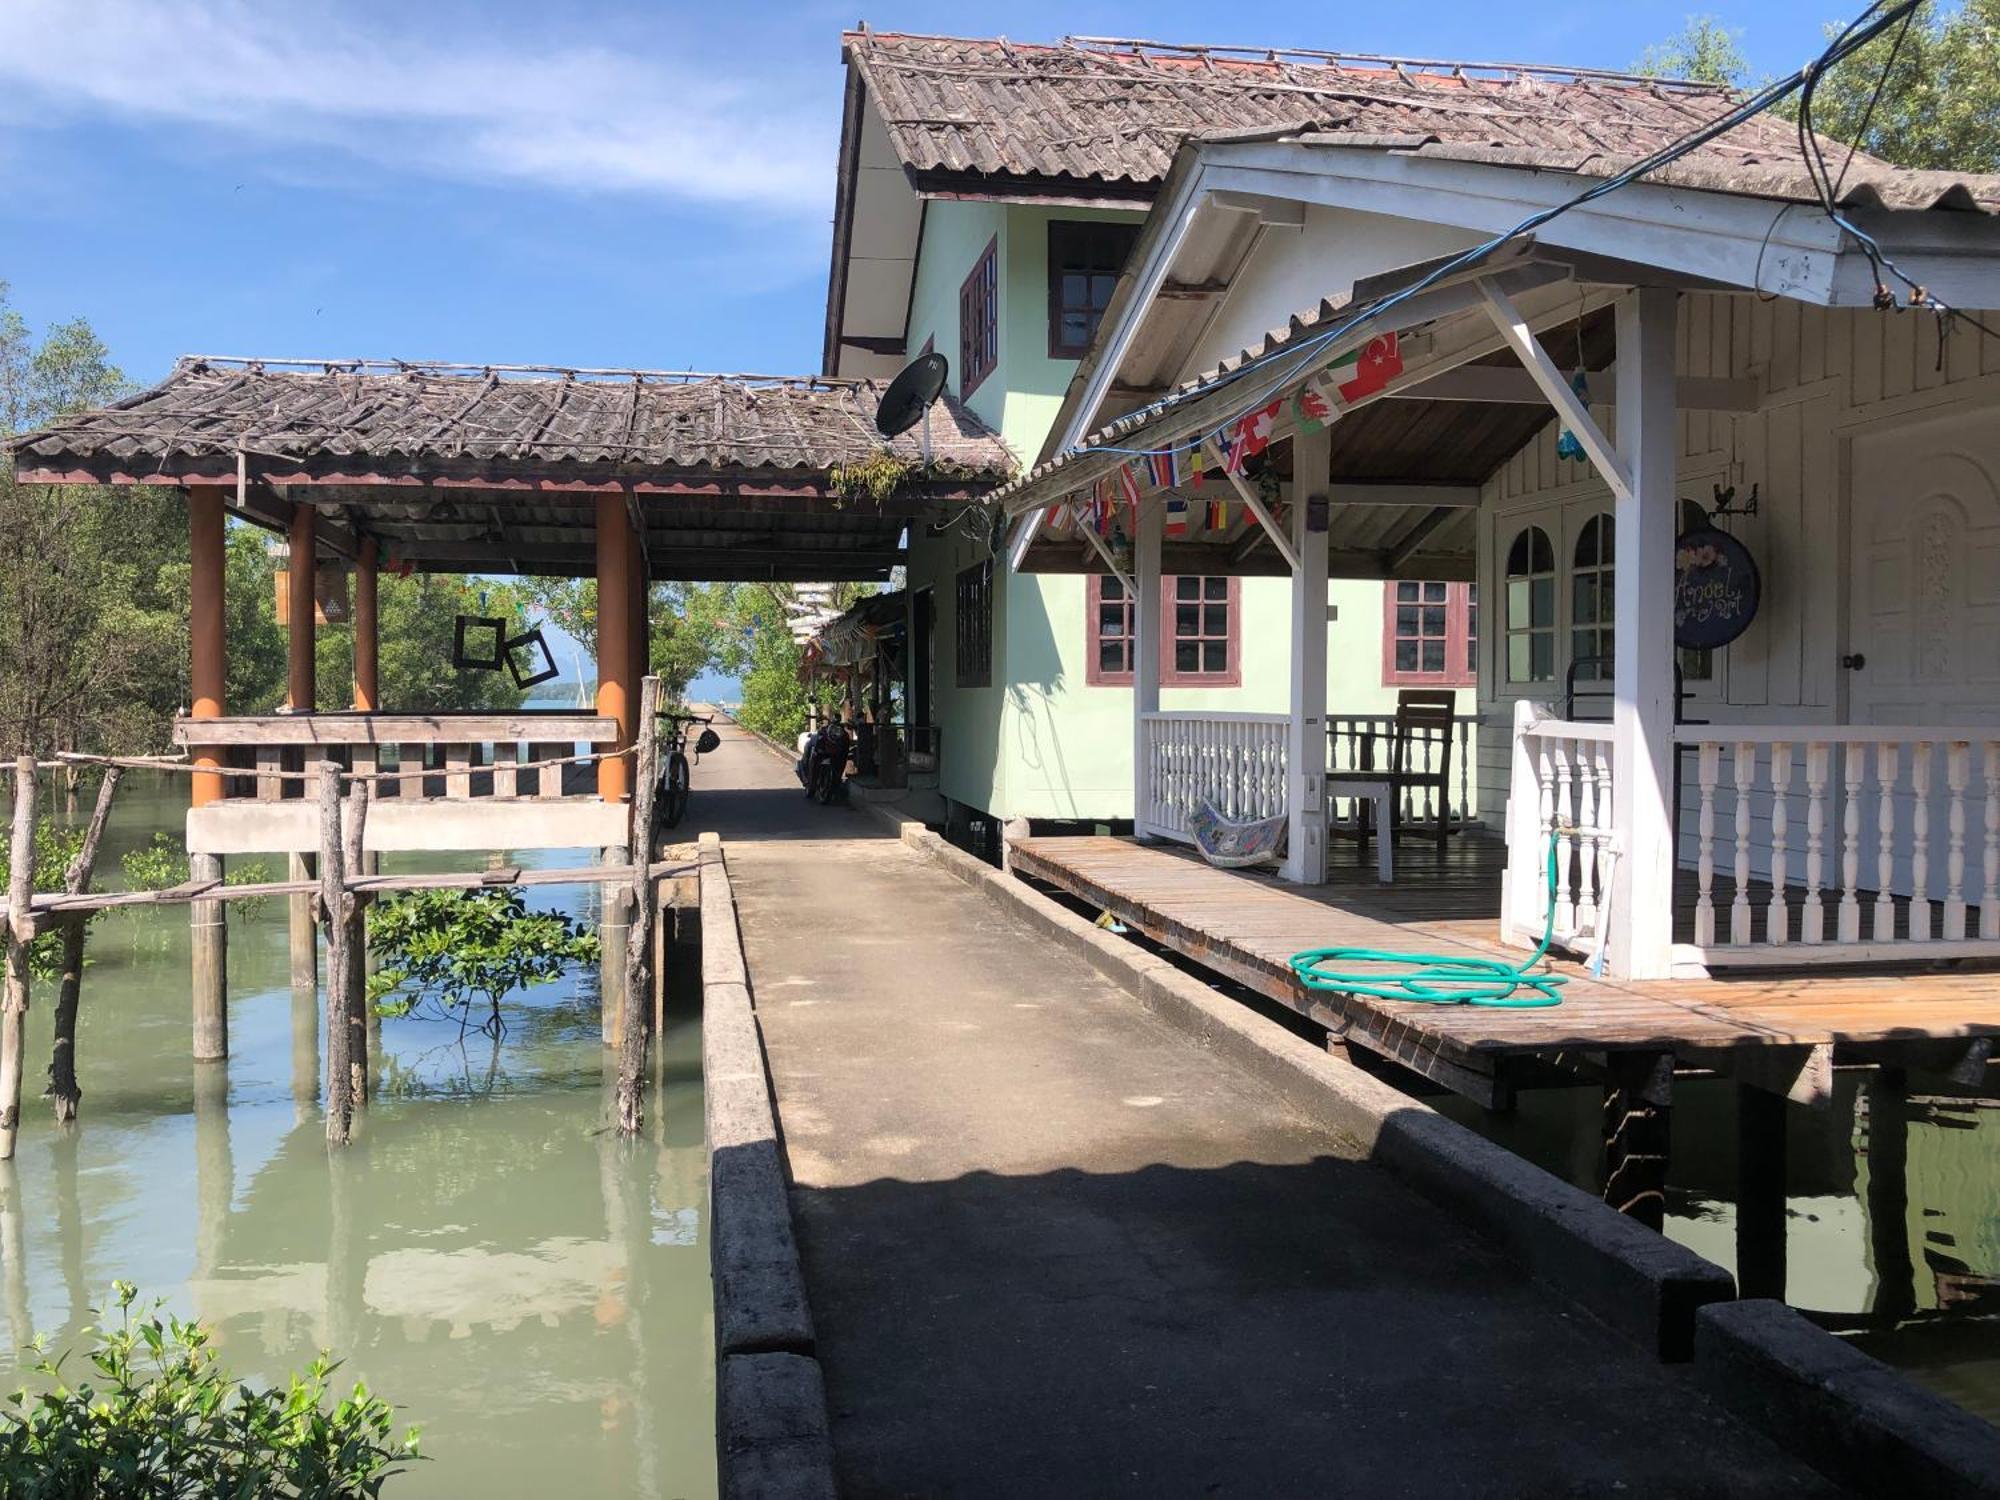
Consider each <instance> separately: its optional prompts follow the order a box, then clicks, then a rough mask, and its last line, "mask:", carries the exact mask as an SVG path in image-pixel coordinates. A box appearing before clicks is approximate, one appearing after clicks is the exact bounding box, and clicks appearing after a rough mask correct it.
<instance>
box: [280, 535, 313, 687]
mask: <svg viewBox="0 0 2000 1500" xmlns="http://www.w3.org/2000/svg"><path fill="white" fill-rule="evenodd" d="M318 532H319V512H318V511H317V510H315V509H314V508H313V507H312V506H310V505H294V506H293V507H292V556H291V563H290V569H289V571H290V575H291V583H290V587H289V589H288V590H287V593H286V600H285V663H286V672H285V681H286V693H285V702H286V703H287V704H288V705H289V706H290V708H291V710H292V712H293V713H295V714H309V713H311V712H312V711H313V710H314V708H316V707H317V706H318V703H319V694H318V689H317V687H316V684H315V679H314V675H313V598H314V595H315V594H316V593H317V592H318V591H317V590H316V589H315V588H314V587H313V583H314V579H313V567H314V563H315V561H316V558H317V553H318V542H317V537H318Z"/></svg>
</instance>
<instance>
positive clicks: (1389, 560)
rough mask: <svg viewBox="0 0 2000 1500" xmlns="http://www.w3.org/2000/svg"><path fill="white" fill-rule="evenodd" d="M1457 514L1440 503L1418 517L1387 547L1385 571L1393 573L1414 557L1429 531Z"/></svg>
mask: <svg viewBox="0 0 2000 1500" xmlns="http://www.w3.org/2000/svg"><path fill="white" fill-rule="evenodd" d="M1457 514H1458V512H1457V511H1455V510H1453V509H1452V508H1451V507H1450V506H1448V505H1440V506H1437V507H1435V508H1434V509H1433V510H1432V511H1431V512H1430V513H1429V514H1428V515H1426V516H1423V517H1421V518H1419V519H1418V521H1417V523H1416V524H1415V525H1414V526H1412V527H1411V528H1410V529H1409V530H1408V531H1406V532H1404V533H1403V535H1402V537H1401V538H1400V539H1399V540H1398V541H1397V543H1396V545H1395V546H1393V547H1391V548H1390V549H1389V555H1388V557H1386V558H1385V559H1384V560H1383V563H1384V567H1385V569H1386V571H1388V572H1390V573H1393V572H1395V571H1396V569H1398V568H1400V567H1402V565H1403V564H1404V563H1406V562H1408V561H1409V560H1410V559H1411V558H1413V557H1415V556H1416V555H1417V549H1418V548H1419V547H1421V546H1423V544H1424V543H1425V542H1426V541H1427V540H1429V538H1430V535H1431V533H1432V532H1434V531H1436V530H1437V529H1438V528H1439V527H1440V526H1442V525H1444V523H1445V522H1447V521H1449V520H1451V519H1452V517H1454V516H1456V515H1457Z"/></svg>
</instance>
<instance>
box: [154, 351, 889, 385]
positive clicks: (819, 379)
mask: <svg viewBox="0 0 2000 1500" xmlns="http://www.w3.org/2000/svg"><path fill="white" fill-rule="evenodd" d="M201 365H207V366H210V367H212V368H215V369H241V370H247V371H250V372H252V373H257V374H265V373H272V372H276V371H283V372H286V373H296V374H306V375H336V376H337V375H376V376H380V375H479V376H490V377H495V378H497V377H499V376H502V375H512V376H522V377H528V378H534V377H542V378H548V379H558V378H559V379H562V380H580V379H581V380H590V381H594V382H602V383H609V382H613V381H620V380H631V381H635V382H639V383H642V384H643V383H645V382H647V381H653V382H657V383H659V384H661V385H699V384H702V383H704V382H707V381H716V382H720V383H723V384H729V385H741V386H750V387H759V388H771V387H779V388H783V387H798V388H801V389H805V390H815V389H817V390H842V389H851V388H857V387H860V386H865V385H872V384H876V383H877V382H875V381H872V380H869V379H865V378H855V377H851V376H833V375H763V374H753V373H748V372H741V371H715V370H692V369H688V370H651V369H637V368H632V369H626V368H601V367H594V366H589V365H548V364H487V363H481V362H478V361H459V360H445V359H368V358H360V359H292V358H283V359H280V358H270V357H265V356H260V355H243V354H183V355H181V356H180V358H179V359H177V360H175V362H174V368H175V370H176V371H178V370H180V369H181V368H182V367H184V366H187V367H193V366H201Z"/></svg>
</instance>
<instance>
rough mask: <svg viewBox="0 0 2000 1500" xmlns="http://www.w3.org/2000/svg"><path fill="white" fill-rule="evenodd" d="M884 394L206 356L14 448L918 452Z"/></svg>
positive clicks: (511, 454) (972, 445)
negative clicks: (885, 411) (887, 412)
mask: <svg viewBox="0 0 2000 1500" xmlns="http://www.w3.org/2000/svg"><path fill="white" fill-rule="evenodd" d="M881 392H882V387H881V385H880V384H879V383H878V382H875V381H868V380H859V381H856V380H827V379H816V378H811V379H809V378H797V379H794V378H790V377H776V376H751V375H696V374H691V373H677V372H668V371H575V370H556V369H549V368H543V367H520V368H511V369H510V368H489V367H482V366H463V365H436V364H405V363H402V362H397V361H390V362H369V361H346V362H340V361H336V362H329V363H325V364H313V365H304V364H302V363H301V362H296V361H290V362H287V361H268V362H266V361H255V360H236V359H221V358H215V357H195V358H189V359H184V360H182V361H181V362H180V363H179V364H178V365H176V366H175V368H174V371H173V373H172V374H171V375H169V376H168V377H167V378H166V380H164V381H162V382H161V383H160V384H159V385H157V386H154V387H153V388H152V389H150V390H148V391H145V392H142V393H141V394H139V395H137V396H134V397H131V398H130V399H128V400H125V401H122V402H119V403H118V404H117V405H115V406H111V407H108V408H105V409H102V410H98V411H90V412H84V413H81V414H79V415H77V416H74V417H71V418H67V419H65V420H63V421H61V422H58V423H56V424H54V425H52V426H50V427H48V428H45V429H44V430H42V431H40V432H35V433H30V434H28V435H27V436H25V437H23V438H20V439H17V440H16V441H15V443H14V444H13V448H14V453H15V457H16V461H17V463H19V464H20V465H22V466H23V467H40V466H47V465H48V464H50V463H51V462H54V461H60V460H65V459H67V460H76V461H100V462H101V461H105V460H113V461H124V460H130V459H135V458H138V459H152V460H161V461H170V460H177V459H213V458H218V457H229V458H232V459H233V457H234V455H235V454H236V453H238V452H239V451H242V452H247V453H250V454H253V455H257V456H263V457H282V458H289V459H297V460H300V461H312V460H327V459H365V460H368V461H371V462H377V461H383V460H388V461H393V462H396V463H405V464H417V465H422V464H426V463H453V464H463V463H464V462H466V461H468V460H469V461H473V462H475V463H476V462H480V461H495V462H499V461H504V462H507V463H517V464H519V463H532V464H534V465H537V466H548V467H566V466H579V467H584V468H590V467H593V466H616V467H617V468H619V469H620V470H626V471H629V470H631V469H633V468H635V467H636V468H657V469H662V470H675V471H688V470H708V469H726V470H762V471H791V472H797V471H824V470H827V469H831V468H834V467H836V466H840V465H853V464H859V463H863V462H866V461H867V460H868V459H870V458H872V457H874V456H876V455H878V454H880V453H881V452H882V450H883V449H884V448H885V447H887V448H888V449H889V450H890V451H891V452H892V453H894V455H895V456H896V457H898V458H901V459H904V460H907V461H909V462H911V463H915V462H917V461H918V460H919V459H920V458H921V456H922V447H921V443H922V439H921V437H920V435H919V433H918V432H916V431H911V432H907V433H905V434H903V435H902V436H901V437H899V438H897V439H895V441H894V442H892V443H885V442H884V441H883V439H882V438H881V437H880V435H879V434H877V432H876V431H875V424H874V415H875V406H876V402H877V401H878V400H879V398H880V396H881ZM931 432H932V453H933V460H934V463H935V465H936V466H937V467H938V468H940V469H942V470H946V471H949V472H952V473H954V474H956V475H959V476H962V477H968V478H983V479H993V480H999V479H1004V478H1005V477H1006V476H1008V475H1009V474H1011V473H1013V471H1014V469H1015V467H1016V465H1015V462H1014V458H1013V455H1012V454H1011V453H1010V452H1009V451H1008V449H1007V447H1006V445H1005V444H1004V443H1003V442H1001V440H1000V438H999V437H998V436H997V435H996V434H995V433H993V432H992V431H991V430H990V429H988V428H987V427H986V426H985V425H984V424H983V423H982V422H981V421H980V420H979V418H978V417H976V416H974V415H973V414H972V413H971V412H969V411H967V410H966V409H965V408H964V407H962V406H960V405H958V404H957V402H955V401H953V400H952V399H950V398H949V397H947V398H945V399H943V400H940V401H939V403H938V405H937V407H936V408H935V409H934V410H933V413H932V418H931Z"/></svg>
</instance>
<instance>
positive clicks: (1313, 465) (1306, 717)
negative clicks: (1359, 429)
mask: <svg viewBox="0 0 2000 1500" xmlns="http://www.w3.org/2000/svg"><path fill="white" fill-rule="evenodd" d="M1332 454H1333V434H1332V433H1331V432H1330V431H1329V430H1327V429H1325V428H1322V429H1320V430H1319V431H1318V432H1299V433H1295V434H1293V436H1292V481H1291V484H1292V490H1291V505H1292V516H1291V520H1292V534H1291V547H1290V549H1289V550H1290V555H1291V559H1292V590H1291V594H1292V653H1291V656H1292V662H1291V670H1292V697H1291V704H1292V715H1291V723H1290V724H1289V725H1288V726H1287V728H1286V740H1285V780H1286V789H1285V806H1286V808H1287V809H1288V811H1289V814H1290V818H1291V829H1290V837H1289V842H1288V843H1287V846H1286V850H1285V863H1284V867H1283V869H1282V870H1281V871H1280V873H1281V874H1282V875H1283V877H1284V878H1285V879H1286V880H1292V881H1297V882H1299V883H1301V884H1304V885H1322V884H1324V883H1325V881H1326V569H1327V554H1326V526H1327V507H1328V501H1327V498H1326V486H1327V471H1328V470H1329V469H1330V468H1331V466H1332V464H1331V460H1332ZM1272 536H1273V540H1275V539H1276V537H1277V533H1275V532H1273V533H1272ZM1378 833H1379V836H1380V837H1382V838H1385V839H1386V838H1388V837H1389V830H1388V829H1386V828H1384V829H1380V830H1378Z"/></svg>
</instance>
